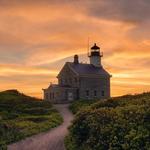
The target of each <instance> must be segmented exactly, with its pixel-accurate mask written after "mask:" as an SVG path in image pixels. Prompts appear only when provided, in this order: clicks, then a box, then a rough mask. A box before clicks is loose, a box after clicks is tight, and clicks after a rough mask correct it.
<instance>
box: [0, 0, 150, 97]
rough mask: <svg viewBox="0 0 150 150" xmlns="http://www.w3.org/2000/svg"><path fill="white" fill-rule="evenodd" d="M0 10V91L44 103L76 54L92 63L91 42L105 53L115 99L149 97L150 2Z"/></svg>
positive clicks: (3, 5)
mask: <svg viewBox="0 0 150 150" xmlns="http://www.w3.org/2000/svg"><path fill="white" fill-rule="evenodd" d="M139 8H140V9H139ZM0 10H1V13H0V20H1V22H0V83H1V84H0V91H3V90H7V89H18V90H20V91H21V92H24V93H25V94H28V95H31V96H35V97H42V88H47V87H48V85H49V83H50V82H53V83H57V79H56V76H57V74H58V72H59V71H60V69H61V68H62V67H63V65H64V63H65V62H66V61H72V60H73V55H74V54H79V57H80V62H88V58H87V41H88V37H90V46H92V45H93V43H95V42H96V43H97V45H99V46H100V47H101V51H102V52H103V53H104V57H103V58H102V64H103V66H104V68H106V70H107V71H108V72H109V73H110V74H112V78H111V95H112V96H119V95H123V94H134V93H142V92H147V91H150V30H149V26H150V18H149V13H150V2H149V1H147V0H133V1H130V0H126V1H125V0H120V1H119V2H118V0H110V1H105V0H100V1H94V2H92V1H90V0H86V1H81V0H79V1H74V0H73V1H71V2H70V1H68V0H62V1H57V0H56V1H53V0H52V1H49V0H43V1H39V0H37V1H36V2H33V1H32V2H31V1H28V0H26V1H25V0H22V1H19V0H12V1H11V2H10V1H8V0H5V1H0Z"/></svg>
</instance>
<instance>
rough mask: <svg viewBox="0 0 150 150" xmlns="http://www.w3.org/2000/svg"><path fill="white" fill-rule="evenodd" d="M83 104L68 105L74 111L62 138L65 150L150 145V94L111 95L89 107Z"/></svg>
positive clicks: (128, 148)
mask: <svg viewBox="0 0 150 150" xmlns="http://www.w3.org/2000/svg"><path fill="white" fill-rule="evenodd" d="M83 103H86V102H83V101H79V102H78V104H77V102H74V103H73V104H72V106H70V107H71V108H74V110H78V111H75V112H76V115H75V119H74V121H73V123H72V125H71V127H70V128H69V131H70V134H69V136H68V137H67V138H66V141H65V143H66V147H67V150H76V149H78V150H109V149H110V150H131V149H133V150H148V149H149V148H150V140H149V139H150V93H143V94H138V95H126V96H122V97H116V98H111V99H108V100H103V101H99V102H96V103H93V104H90V106H89V105H88V106H86V105H85V104H83ZM88 104H89V102H88ZM83 106H84V107H83ZM80 108H81V109H80Z"/></svg>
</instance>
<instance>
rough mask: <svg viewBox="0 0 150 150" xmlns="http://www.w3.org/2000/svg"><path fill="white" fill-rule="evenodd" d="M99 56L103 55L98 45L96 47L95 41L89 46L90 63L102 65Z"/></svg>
mask: <svg viewBox="0 0 150 150" xmlns="http://www.w3.org/2000/svg"><path fill="white" fill-rule="evenodd" d="M101 57H103V54H102V53H101V52H100V47H98V46H97V45H96V43H95V44H94V46H92V47H91V51H90V54H89V58H90V64H92V65H94V66H95V67H102V64H101Z"/></svg>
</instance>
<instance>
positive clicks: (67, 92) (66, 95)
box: [44, 87, 77, 103]
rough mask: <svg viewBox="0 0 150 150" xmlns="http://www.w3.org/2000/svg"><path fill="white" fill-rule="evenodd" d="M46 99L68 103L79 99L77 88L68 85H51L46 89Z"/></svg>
mask: <svg viewBox="0 0 150 150" xmlns="http://www.w3.org/2000/svg"><path fill="white" fill-rule="evenodd" d="M44 99H45V100H47V101H50V102H52V103H66V102H69V101H70V102H71V101H73V100H76V99H77V89H76V88H67V87H50V88H48V89H46V90H44Z"/></svg>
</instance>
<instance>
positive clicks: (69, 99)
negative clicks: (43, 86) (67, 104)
mask: <svg viewBox="0 0 150 150" xmlns="http://www.w3.org/2000/svg"><path fill="white" fill-rule="evenodd" d="M68 101H73V93H72V92H68Z"/></svg>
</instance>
